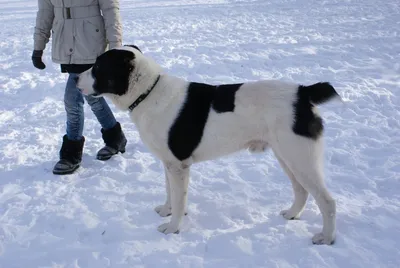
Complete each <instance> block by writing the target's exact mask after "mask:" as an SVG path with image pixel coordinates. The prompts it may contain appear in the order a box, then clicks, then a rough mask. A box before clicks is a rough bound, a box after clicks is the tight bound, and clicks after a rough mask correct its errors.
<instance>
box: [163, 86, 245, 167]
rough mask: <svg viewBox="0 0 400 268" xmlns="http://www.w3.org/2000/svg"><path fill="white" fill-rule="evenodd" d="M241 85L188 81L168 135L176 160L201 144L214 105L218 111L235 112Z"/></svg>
mask: <svg viewBox="0 0 400 268" xmlns="http://www.w3.org/2000/svg"><path fill="white" fill-rule="evenodd" d="M241 85H242V84H229V85H220V86H214V85H208V84H203V83H190V84H189V86H188V88H187V95H186V99H185V102H184V103H183V105H182V108H181V110H180V112H179V114H178V116H177V118H176V119H175V122H174V123H173V125H172V126H171V129H170V131H169V136H168V146H169V149H170V150H171V152H172V153H173V154H174V156H175V157H176V158H177V159H179V160H181V161H182V160H185V159H187V158H189V157H190V156H191V155H192V153H193V151H194V150H195V149H196V148H197V146H198V145H199V144H200V142H201V139H202V137H203V132H204V127H205V125H206V123H207V119H208V115H209V113H210V109H211V108H213V109H214V110H215V112H217V113H224V112H233V111H234V109H235V93H236V91H237V90H238V89H239V88H240V87H241Z"/></svg>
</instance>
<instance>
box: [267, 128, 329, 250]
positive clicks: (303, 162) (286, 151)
mask: <svg viewBox="0 0 400 268" xmlns="http://www.w3.org/2000/svg"><path fill="white" fill-rule="evenodd" d="M277 137H279V138H278V140H277V145H278V148H273V149H274V150H275V149H277V151H278V153H279V155H280V156H281V157H282V158H283V159H284V161H285V164H287V166H288V167H289V168H290V170H291V171H292V172H293V175H294V177H295V179H296V181H297V182H298V183H299V184H300V185H301V186H303V188H304V189H305V190H306V191H307V192H309V193H310V194H311V195H312V196H313V197H314V199H315V201H316V203H317V205H318V207H319V209H320V211H321V214H322V218H323V228H322V232H321V233H318V234H316V235H314V237H313V239H312V241H313V243H314V244H328V245H329V244H332V243H333V242H334V240H335V231H336V203H335V200H334V199H333V198H332V196H331V195H330V194H329V192H328V190H327V188H326V186H325V183H324V177H323V144H322V140H321V139H317V140H313V139H309V138H305V137H300V136H297V135H295V134H294V133H292V132H291V133H288V132H282V133H279V135H278V136H277Z"/></svg>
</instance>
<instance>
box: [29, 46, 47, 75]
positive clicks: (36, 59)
mask: <svg viewBox="0 0 400 268" xmlns="http://www.w3.org/2000/svg"><path fill="white" fill-rule="evenodd" d="M42 55H43V50H34V51H33V53H32V62H33V66H35V67H36V68H38V69H40V70H43V69H44V68H46V65H45V64H44V63H43V61H42Z"/></svg>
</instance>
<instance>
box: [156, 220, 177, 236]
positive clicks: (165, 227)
mask: <svg viewBox="0 0 400 268" xmlns="http://www.w3.org/2000/svg"><path fill="white" fill-rule="evenodd" d="M157 230H158V231H159V232H160V233H163V234H179V228H178V227H176V226H171V224H170V223H169V222H168V223H164V224H161V225H160V226H158V228H157Z"/></svg>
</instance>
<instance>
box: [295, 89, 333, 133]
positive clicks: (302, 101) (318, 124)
mask: <svg viewBox="0 0 400 268" xmlns="http://www.w3.org/2000/svg"><path fill="white" fill-rule="evenodd" d="M335 96H338V94H337V92H336V91H335V89H334V88H333V87H332V86H331V85H330V84H329V83H317V84H314V85H311V86H299V88H298V90H297V100H295V101H294V103H293V108H294V123H293V127H292V129H293V132H294V133H296V134H297V135H300V136H304V137H307V138H311V139H314V140H316V139H318V137H320V135H321V134H322V132H323V130H324V126H323V121H322V118H321V117H319V116H318V115H316V114H315V113H314V112H313V110H312V109H313V107H314V105H317V104H321V103H324V102H327V101H328V100H330V99H332V98H333V97H335Z"/></svg>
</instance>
